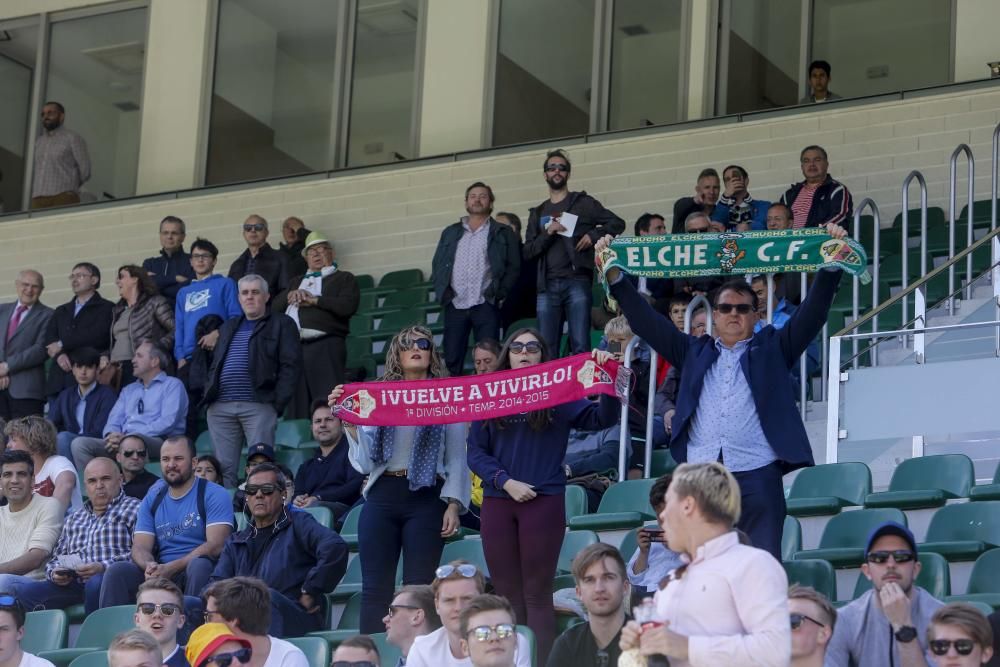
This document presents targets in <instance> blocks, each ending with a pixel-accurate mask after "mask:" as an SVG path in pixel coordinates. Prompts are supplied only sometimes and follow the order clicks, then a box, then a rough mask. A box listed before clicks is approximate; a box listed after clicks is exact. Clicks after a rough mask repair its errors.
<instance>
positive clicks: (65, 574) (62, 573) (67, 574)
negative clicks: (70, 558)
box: [53, 567, 76, 577]
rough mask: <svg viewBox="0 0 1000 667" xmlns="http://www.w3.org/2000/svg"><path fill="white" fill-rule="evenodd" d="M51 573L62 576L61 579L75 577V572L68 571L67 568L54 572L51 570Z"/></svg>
mask: <svg viewBox="0 0 1000 667" xmlns="http://www.w3.org/2000/svg"><path fill="white" fill-rule="evenodd" d="M53 573H55V574H58V575H60V576H63V577H75V576H76V572H74V571H73V570H70V569H68V568H64V567H62V568H58V569H56V570H53Z"/></svg>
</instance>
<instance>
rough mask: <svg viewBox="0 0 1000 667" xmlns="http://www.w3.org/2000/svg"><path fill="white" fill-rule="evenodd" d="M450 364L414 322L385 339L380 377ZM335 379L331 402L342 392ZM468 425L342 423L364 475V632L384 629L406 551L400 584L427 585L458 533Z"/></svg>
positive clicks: (465, 490)
mask: <svg viewBox="0 0 1000 667" xmlns="http://www.w3.org/2000/svg"><path fill="white" fill-rule="evenodd" d="M446 375H447V370H446V369H445V366H444V363H443V362H442V361H441V357H440V355H439V354H438V350H437V347H436V346H435V345H434V337H433V334H431V332H430V330H429V329H427V327H425V326H422V325H416V326H411V327H407V328H405V329H403V330H402V331H400V332H399V333H398V334H396V335H395V336H394V337H393V338H392V340H391V341H390V342H389V346H388V351H387V353H386V357H385V373H384V375H383V376H382V378H381V379H382V380H385V381H390V380H391V381H399V380H406V381H409V380H427V379H430V378H437V377H445V376H446ZM343 392H344V388H343V386H342V385H338V386H337V387H335V388H334V389H333V391H332V392H331V393H330V397H329V400H330V405H331V406H332V405H334V404H335V403H336V402H337V400H338V399H339V398H340V396H341V395H342V394H343ZM466 430H467V426H466V425H465V424H448V425H447V426H442V425H431V426H387V427H383V426H377V427H374V426H373V427H367V426H363V427H361V428H357V427H355V426H353V425H351V424H348V423H347V422H344V431H345V432H346V433H347V438H348V442H349V443H350V450H349V453H348V456H349V458H350V461H351V465H353V466H354V467H355V468H356V469H357V470H358V471H359V472H361V473H363V474H365V475H367V476H368V481H367V482H366V483H365V485H364V487H363V488H362V490H361V493H362V495H363V496H364V498H365V503H364V505H363V506H362V509H361V517H360V521H359V525H358V547H359V555H360V558H361V573H362V586H361V627H360V629H361V632H362V633H364V634H372V633H375V632H382V631H383V630H384V629H385V626H384V625H383V623H382V617H383V616H384V615H385V610H386V608H387V607H388V606H389V603H390V602H392V595H393V593H394V589H395V586H394V582H395V580H396V568H397V566H398V564H399V557H400V552H401V551H402V553H403V584H429V583H431V581H433V580H434V570H435V568H436V567H437V565H438V561H439V560H440V559H441V551H442V550H443V549H444V539H445V538H446V537H451V536H452V535H455V534H457V532H458V526H459V514H461V513H462V512H465V511H466V509H467V508H468V506H469V493H470V487H469V468H468V465H467V464H466V459H465V434H466Z"/></svg>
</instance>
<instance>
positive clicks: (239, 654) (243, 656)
mask: <svg viewBox="0 0 1000 667" xmlns="http://www.w3.org/2000/svg"><path fill="white" fill-rule="evenodd" d="M252 656H253V649H251V648H241V649H240V650H238V651H230V652H229V653H216V654H215V655H213V656H212V657H210V658H206V659H205V661H204V662H203V663H201V664H202V665H206V664H208V663H210V662H214V663H215V664H216V665H218V666H219V667H229V665H231V664H232V663H233V660H237V661H239V662H241V663H243V664H246V663H248V662H250V658H251V657H252Z"/></svg>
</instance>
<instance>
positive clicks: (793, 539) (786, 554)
mask: <svg viewBox="0 0 1000 667" xmlns="http://www.w3.org/2000/svg"><path fill="white" fill-rule="evenodd" d="M796 551H802V524H801V523H799V520H798V519H796V518H795V517H794V516H786V517H785V523H784V524H783V525H782V527H781V560H783V561H786V560H791V559H792V556H793V555H795V552H796Z"/></svg>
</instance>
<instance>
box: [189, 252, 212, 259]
mask: <svg viewBox="0 0 1000 667" xmlns="http://www.w3.org/2000/svg"><path fill="white" fill-rule="evenodd" d="M191 259H213V257H212V256H211V255H210V254H208V253H207V252H193V253H191Z"/></svg>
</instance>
